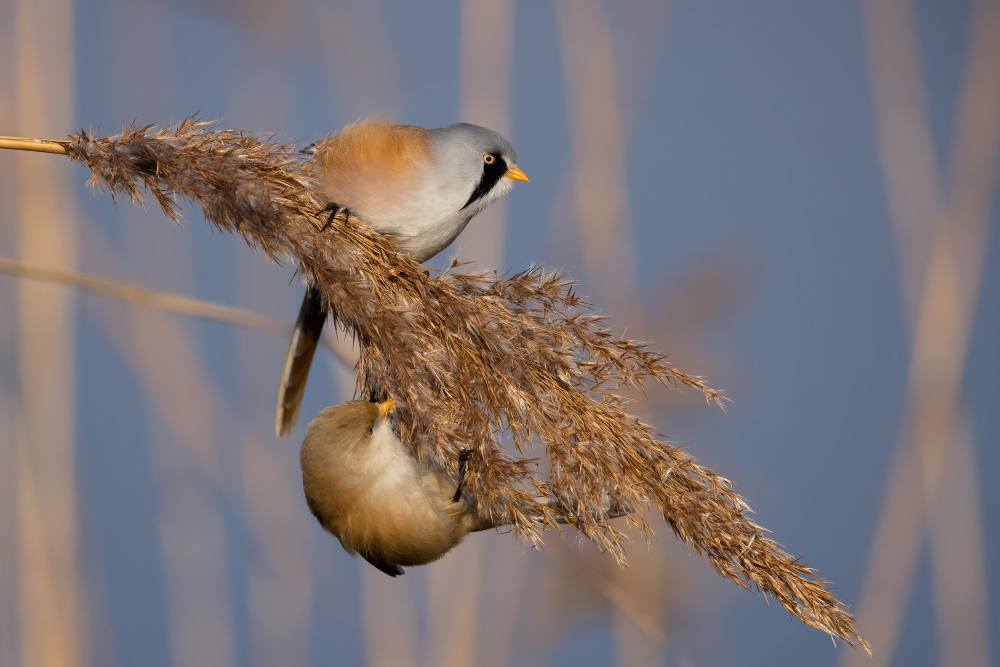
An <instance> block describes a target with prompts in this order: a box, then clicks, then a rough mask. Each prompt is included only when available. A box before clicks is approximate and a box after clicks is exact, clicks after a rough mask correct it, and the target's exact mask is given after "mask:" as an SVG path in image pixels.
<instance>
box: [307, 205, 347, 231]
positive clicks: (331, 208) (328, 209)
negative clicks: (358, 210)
mask: <svg viewBox="0 0 1000 667" xmlns="http://www.w3.org/2000/svg"><path fill="white" fill-rule="evenodd" d="M341 211H343V212H344V222H347V221H348V220H350V219H351V209H349V208H344V207H342V206H340V204H337V203H335V202H328V203H327V205H326V206H324V207H323V208H321V209H320V210H318V211H317V212H316V217H317V218H322V217H323V214H324V213H329V214H330V215H328V216H327V217H326V223H325V224H324V225H323V227H322V228H321V229H320V230H319V231H321V232H325V231H326V230H327V228H328V227H329V226H330V225H332V224H333V220H334V218H336V217H337V214H338V213H340V212H341Z"/></svg>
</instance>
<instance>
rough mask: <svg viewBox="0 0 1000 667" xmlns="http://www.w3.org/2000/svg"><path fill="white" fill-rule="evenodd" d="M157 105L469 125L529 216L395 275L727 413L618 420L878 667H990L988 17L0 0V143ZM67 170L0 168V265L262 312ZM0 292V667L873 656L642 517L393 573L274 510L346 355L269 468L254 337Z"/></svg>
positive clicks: (291, 505)
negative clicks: (522, 303)
mask: <svg viewBox="0 0 1000 667" xmlns="http://www.w3.org/2000/svg"><path fill="white" fill-rule="evenodd" d="M194 112H199V113H200V115H201V117H203V118H219V119H222V120H221V122H220V126H221V127H226V128H241V129H244V130H246V131H248V132H256V133H261V134H267V135H274V136H275V137H276V138H279V139H282V140H286V139H287V140H303V141H304V142H308V141H311V140H313V139H316V138H318V137H321V136H323V135H324V134H326V133H327V132H330V131H332V130H334V129H337V128H339V127H341V126H342V125H344V124H346V123H348V122H351V121H353V120H356V119H357V118H359V117H361V116H363V115H368V114H380V115H384V116H388V117H391V118H394V119H395V120H396V121H397V122H402V123H409V124H415V125H424V126H428V127H436V126H440V125H445V124H449V123H453V122H457V121H468V122H474V123H479V124H483V125H487V126H490V127H493V128H495V129H497V130H499V131H501V132H503V133H504V134H505V135H507V136H508V138H509V139H510V140H511V142H512V143H513V145H514V146H515V148H516V150H517V156H518V164H519V165H520V166H521V167H522V168H523V169H524V170H525V172H526V173H527V174H528V175H529V176H530V178H531V182H530V183H527V184H524V183H519V184H518V185H517V187H515V189H514V191H513V192H512V193H511V194H510V195H509V196H508V198H507V199H506V200H505V201H504V202H503V203H502V204H501V205H495V206H494V207H492V208H491V209H490V210H489V211H487V212H486V213H484V214H483V215H481V216H479V217H478V218H477V219H475V220H474V221H473V223H472V224H471V225H470V227H469V228H468V229H467V231H466V232H465V234H463V236H461V237H460V238H459V240H458V242H457V243H456V244H455V246H454V247H452V248H450V249H449V250H448V251H446V252H445V253H444V254H443V255H442V256H441V257H439V258H435V259H434V260H432V261H431V265H432V266H435V267H439V266H441V265H442V264H443V263H444V262H445V261H447V259H448V258H450V257H452V256H455V255H458V256H460V257H462V258H464V259H467V260H470V261H473V262H475V263H477V264H478V265H479V266H481V267H485V268H496V269H498V270H500V271H501V272H503V271H507V270H520V269H523V268H526V267H528V266H529V265H531V264H533V263H535V264H542V265H545V266H549V267H552V268H559V269H562V270H565V271H566V272H568V273H569V275H570V276H572V277H574V278H576V279H578V280H579V282H580V291H581V293H582V294H585V295H587V296H588V297H589V298H590V300H591V301H592V302H593V303H594V304H595V305H596V306H597V307H598V308H599V309H600V310H601V312H602V313H603V314H605V315H607V316H609V317H610V318H611V320H610V322H611V326H612V328H613V329H614V330H615V331H617V332H624V333H626V334H627V335H629V336H630V337H638V338H642V339H645V340H649V341H652V342H653V347H654V348H655V349H658V350H660V351H662V352H665V353H667V354H669V355H670V359H671V361H672V362H673V363H675V364H676V365H678V366H679V367H681V368H682V369H684V370H686V371H689V372H696V373H701V374H704V375H706V376H707V377H708V379H709V381H710V383H711V384H712V385H713V386H715V387H717V388H723V389H726V390H727V392H728V393H729V395H730V396H731V397H732V398H733V400H734V403H733V404H732V405H731V406H730V407H729V409H728V415H724V414H722V413H721V412H720V411H718V410H716V409H713V408H710V407H706V406H705V405H704V403H703V402H702V401H701V400H700V399H699V398H698V397H696V396H693V395H691V394H690V393H688V394H678V393H676V392H669V391H667V390H665V389H663V388H655V387H654V388H651V389H650V391H649V393H648V395H647V396H645V397H643V396H642V395H637V396H636V398H637V399H638V402H637V403H636V405H635V410H636V412H637V413H639V414H640V415H642V416H643V418H645V419H647V420H650V421H652V423H654V424H656V425H658V427H659V428H660V430H661V432H663V433H664V434H666V435H667V436H669V437H671V438H673V439H674V440H675V441H677V442H679V443H682V444H684V445H685V446H686V447H687V448H688V450H689V451H690V452H691V453H693V454H694V455H695V456H696V457H697V458H698V459H699V461H700V462H701V463H703V464H706V465H708V466H710V467H712V468H713V469H715V470H716V471H717V472H719V473H720V474H722V475H724V476H726V477H728V478H730V479H732V480H733V481H734V483H735V485H736V488H737V489H738V490H739V491H740V492H741V493H742V494H743V495H744V496H745V497H746V498H747V499H748V501H749V502H750V504H751V506H752V507H753V508H754V509H755V510H756V512H757V514H756V520H757V521H759V522H760V523H762V524H763V525H764V526H766V527H767V528H769V529H771V530H772V531H773V533H774V537H775V538H776V539H777V540H778V541H779V542H781V543H782V544H783V545H785V547H786V548H787V549H788V550H789V551H790V552H792V553H794V554H797V555H801V556H802V557H803V558H804V560H806V561H809V562H811V563H812V564H813V565H814V566H815V567H816V568H817V569H818V571H819V572H820V574H822V575H823V576H824V577H826V578H828V579H830V580H831V581H833V582H835V583H836V586H837V592H838V595H839V596H840V597H841V598H842V599H843V600H844V601H845V602H847V603H848V604H850V605H851V608H852V610H853V611H855V613H856V615H857V616H858V619H859V624H860V627H859V629H860V631H861V633H862V635H864V636H865V637H866V638H867V639H868V640H869V641H870V642H871V643H872V646H873V649H874V651H875V655H876V660H877V664H879V665H883V666H889V665H969V666H973V667H978V666H985V665H990V664H1000V658H998V657H996V656H997V650H998V647H997V646H996V645H995V642H992V643H991V638H992V637H993V636H1000V620H998V618H997V615H996V612H997V610H996V605H995V604H994V602H995V600H997V599H998V597H1000V574H998V571H997V570H996V568H991V567H989V565H988V564H989V563H990V562H994V561H995V560H996V558H997V555H998V551H1000V488H998V487H995V486H993V476H992V475H993V473H994V472H995V471H997V470H1000V454H998V451H997V448H996V444H997V443H998V442H1000V414H998V412H997V402H998V399H1000V391H998V390H1000V381H998V379H997V378H998V376H1000V353H998V344H997V341H998V340H1000V241H998V239H997V234H996V233H995V227H996V225H997V222H998V221H1000V213H998V209H997V202H996V194H997V192H998V189H1000V188H998V185H1000V183H998V174H997V159H998V147H1000V2H998V1H997V0H971V1H962V0H870V1H866V0H858V1H857V2H806V3H802V2H791V1H788V0H786V1H784V2H779V1H777V0H759V1H757V2H753V3H748V2H738V1H735V0H733V1H730V2H696V1H694V0H684V1H681V0H670V1H656V0H635V1H628V2H625V1H611V0H555V1H551V2H550V1H537V2H536V1H533V0H532V1H527V0H521V1H514V0H450V1H448V2H426V3H409V2H404V1H402V0H392V1H390V0H372V1H368V2H350V3H349V2H340V1H336V0H333V1H326V2H324V1H322V0H282V1H278V0H250V1H246V0H244V1H242V2H239V1H237V0H201V1H199V0H186V1H169V0H162V1H157V0H0V135H19V136H31V137H45V138H56V137H60V136H62V135H65V134H68V133H70V132H73V131H75V130H77V129H79V128H80V127H85V128H93V129H97V128H100V130H101V132H104V133H113V132H115V131H116V130H117V129H118V128H120V127H121V125H122V123H128V122H131V121H132V120H133V119H135V120H136V121H137V122H138V123H140V124H147V123H160V124H162V123H168V122H175V121H178V120H181V119H183V118H184V117H186V116H188V115H190V114H192V113H194ZM87 176H88V174H87V173H86V171H85V169H84V168H83V167H81V166H79V165H73V164H70V163H69V162H68V161H67V160H66V158H64V157H60V156H56V155H45V154H15V153H13V152H10V151H3V152H0V259H2V258H6V259H14V260H18V261H19V262H21V263H22V264H21V266H23V265H24V264H28V265H30V266H34V267H47V268H55V269H61V270H65V271H79V272H84V273H87V274H92V275H96V276H99V277H101V278H104V279H107V280H112V281H116V282H119V283H122V284H128V285H141V286H146V287H150V288H154V289H157V290H162V291H165V292H170V293H176V294H182V295H187V296H193V297H197V298H200V299H203V300H207V301H212V302H217V303H221V304H229V305H234V306H238V307H241V308H244V309H248V310H251V311H255V312H257V313H261V314H263V315H266V316H269V317H272V318H275V319H276V320H279V321H284V322H287V323H289V324H290V323H291V322H292V321H293V320H294V317H295V313H296V310H297V307H298V303H299V300H300V298H301V292H302V287H301V286H300V285H299V284H297V283H296V282H290V280H291V277H292V272H291V268H290V267H287V266H275V265H273V264H270V263H268V262H267V261H266V260H265V259H264V258H263V257H262V256H260V255H259V254H254V253H252V252H251V251H250V250H249V249H248V248H247V247H246V245H245V244H244V243H243V242H242V241H240V240H238V239H234V238H232V237H229V236H221V235H218V234H214V233H213V232H212V231H211V230H210V229H209V228H208V227H207V225H205V224H203V221H202V219H201V216H200V214H199V212H198V211H197V210H194V209H191V208H188V209H186V211H185V212H186V218H187V222H186V223H185V224H183V225H179V226H178V225H174V224H172V223H171V222H169V221H168V220H167V219H166V218H165V217H164V216H163V215H162V214H161V213H160V212H159V211H158V210H156V209H155V207H154V208H150V210H149V211H146V212H144V211H142V210H141V209H137V208H135V207H133V206H132V205H131V204H130V203H128V202H124V201H119V205H118V207H117V208H115V206H114V204H113V203H112V201H111V199H110V198H109V197H107V196H106V195H100V194H98V195H94V194H92V193H91V192H90V191H89V189H88V188H87V186H86V184H85V182H86V179H87ZM3 266H6V267H7V268H6V269H3V270H4V271H5V272H6V273H5V274H2V275H0V313H3V315H2V316H0V665H2V666H4V667H6V665H11V666H12V667H13V666H21V665H25V666H27V665H53V666H60V667H61V666H72V667H76V666H80V667H87V666H91V665H94V666H96V665H101V666H105V665H110V666H114V665H123V666H124V665H135V664H142V665H150V666H153V667H157V666H166V665H178V666H183V667H188V666H190V667H194V666H202V665H219V666H222V667H228V666H235V665H252V666H255V667H256V666H261V667H263V666H265V665H274V664H288V665H341V664H343V665H355V664H366V665H371V666H373V667H382V666H389V665H392V666H396V665H402V666H407V667H425V666H426V667H430V666H433V667H439V666H445V665H446V666H449V667H450V666H460V665H469V664H482V665H488V666H490V667H502V666H504V665H538V666H543V665H574V666H575V665H606V664H618V665H681V666H687V665H775V664H810V665H845V666H846V665H865V664H871V663H870V661H869V659H868V658H867V656H865V655H864V654H863V653H859V652H855V651H851V650H850V649H848V648H845V647H843V646H836V647H835V646H834V645H832V644H831V642H830V641H829V639H828V638H827V637H826V636H825V635H823V634H821V633H820V632H818V631H816V630H813V629H810V628H808V627H806V626H804V625H802V624H801V623H799V622H798V621H794V620H790V619H789V618H788V616H787V614H785V613H784V612H783V611H782V610H781V608H780V606H778V605H774V604H772V605H767V604H765V602H764V601H763V600H762V599H759V598H757V597H755V596H752V595H749V594H747V593H745V592H743V591H741V590H740V589H739V588H738V587H736V586H734V585H732V584H731V583H727V582H725V581H723V580H721V579H720V578H719V577H717V576H716V575H715V574H714V573H713V572H711V570H710V569H709V567H708V566H707V565H706V564H705V563H704V562H703V561H702V560H701V559H699V558H698V557H696V556H691V555H689V554H688V553H687V552H686V550H685V549H684V548H683V547H682V546H681V545H679V544H677V543H676V541H675V540H674V539H673V538H672V537H671V536H670V535H669V530H668V529H667V527H666V525H665V524H664V523H663V522H662V520H661V521H659V522H656V523H654V526H655V527H656V529H657V536H658V539H657V540H656V541H655V542H654V543H653V544H652V545H651V547H650V548H648V549H647V548H646V547H645V545H644V544H643V543H642V542H641V540H640V539H638V536H636V537H637V539H636V540H635V541H634V542H633V544H632V546H631V551H630V560H631V562H632V566H631V567H630V568H629V569H627V570H624V571H622V570H619V569H618V568H617V567H616V566H615V565H614V563H613V561H612V559H611V558H610V557H608V556H606V555H602V554H599V553H597V552H596V550H595V549H593V548H591V547H589V546H587V545H583V544H581V543H580V541H579V540H578V539H576V538H575V537H574V536H572V535H569V536H567V537H566V538H565V539H564V538H560V537H558V536H557V535H555V534H552V535H550V536H548V538H547V540H546V544H545V548H544V549H543V550H541V551H535V550H530V549H525V548H523V547H522V546H520V545H518V544H517V542H516V540H515V539H514V538H513V536H511V535H496V534H485V535H482V534H480V535H475V536H473V537H471V538H469V539H468V540H466V542H465V543H464V544H463V545H462V546H460V547H459V548H458V549H457V550H456V551H454V552H453V553H451V554H449V555H448V556H447V557H446V558H445V559H444V560H442V561H440V562H438V563H435V564H433V565H431V566H428V567H425V568H412V569H410V570H409V572H408V573H407V575H406V576H405V577H403V578H401V579H398V580H391V579H389V578H388V577H385V576H384V575H382V574H381V573H379V572H377V571H376V570H374V569H373V568H371V567H370V566H369V565H368V564H367V563H364V562H363V561H358V560H353V559H351V558H350V557H349V556H347V555H346V554H345V553H343V551H342V550H341V549H340V546H339V545H338V544H337V542H336V540H335V539H334V538H332V537H331V536H329V535H327V534H325V533H323V532H322V530H321V529H320V528H319V526H318V525H317V524H316V523H315V521H314V520H313V519H312V517H311V516H310V515H309V513H308V510H307V508H306V506H305V502H304V499H303V497H302V492H301V487H300V477H299V471H298V447H299V444H300V443H301V436H302V431H303V427H304V424H305V423H306V422H307V421H308V419H309V418H310V416H312V415H315V414H316V413H317V412H318V411H319V410H320V409H322V408H323V407H325V406H327V405H331V404H333V403H337V402H340V401H342V400H346V399H348V398H351V392H352V389H353V380H354V378H353V374H352V372H351V370H350V364H349V362H348V363H345V362H344V360H343V359H342V358H341V357H340V356H338V355H336V354H334V353H332V352H330V351H324V352H323V353H321V355H320V356H319V357H318V358H317V364H316V368H315V370H314V372H313V375H312V377H311V380H310V386H309V389H308V391H307V393H306V397H305V403H304V405H303V409H302V419H301V423H300V426H299V429H298V431H297V432H296V434H295V436H293V437H291V438H286V439H282V440H281V441H278V440H276V439H275V438H274V436H273V410H274V404H275V397H276V392H277V380H278V375H279V372H280V365H281V362H282V359H283V356H284V352H285V347H286V345H287V339H286V338H285V337H284V336H283V335H282V334H280V333H276V332H274V331H264V330H257V329H253V328H249V327H244V326H237V325H232V324H225V323H220V322H216V321H212V320H205V319H193V318H191V317H188V316H185V315H181V314H177V313H172V312H168V311H165V310H162V309H156V308H153V307H151V306H149V305H147V304H142V303H128V302H124V301H121V300H115V299H112V298H108V297H105V296H96V295H94V294H91V293H88V292H84V291H78V290H75V289H73V288H71V287H65V286H56V285H52V284H49V283H44V282H40V281H38V280H34V279H28V278H25V277H24V276H23V275H22V276H19V275H18V269H16V267H15V268H11V267H12V266H13V265H10V264H4V265H3ZM21 273H23V271H21ZM991 612H992V614H991Z"/></svg>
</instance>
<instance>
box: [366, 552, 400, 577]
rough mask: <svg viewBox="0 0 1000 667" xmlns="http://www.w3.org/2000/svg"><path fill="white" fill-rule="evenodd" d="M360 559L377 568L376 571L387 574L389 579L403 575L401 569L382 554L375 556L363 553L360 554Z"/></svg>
mask: <svg viewBox="0 0 1000 667" xmlns="http://www.w3.org/2000/svg"><path fill="white" fill-rule="evenodd" d="M361 557H362V558H364V559H365V560H366V561H368V562H369V563H371V564H372V565H374V566H375V567H377V568H378V569H380V570H382V571H383V572H385V573H386V574H388V575H389V576H390V577H398V576H399V575H401V574H403V568H401V567H400V566H399V563H394V562H393V561H391V560H389V559H388V558H386V557H385V555H384V554H383V555H379V556H376V555H374V554H365V553H363V554H361Z"/></svg>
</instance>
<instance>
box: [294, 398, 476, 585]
mask: <svg viewBox="0 0 1000 667" xmlns="http://www.w3.org/2000/svg"><path fill="white" fill-rule="evenodd" d="M394 403H395V401H393V400H388V401H385V402H384V403H369V402H365V401H348V402H346V403H341V404H340V405H335V406H333V407H330V408H326V409H325V410H323V411H322V412H320V414H319V416H318V417H317V418H316V419H314V420H313V421H312V422H310V424H309V426H308V427H307V428H306V437H305V440H304V441H303V443H302V451H301V453H300V455H299V461H300V463H301V465H302V485H303V487H304V488H305V493H306V502H307V503H308V505H309V509H310V510H311V511H312V513H313V515H315V517H316V518H317V519H318V520H319V522H320V524H321V525H322V526H323V528H325V529H326V530H327V531H329V532H331V533H333V534H334V535H335V536H336V537H337V539H339V540H340V544H341V546H343V547H344V550H345V551H347V552H348V553H349V554H351V555H357V554H360V555H361V557H362V558H364V559H365V560H367V561H368V562H369V563H371V564H372V565H374V566H375V567H377V568H378V569H380V570H381V571H383V572H385V573H386V574H388V575H389V576H390V577H396V576H398V575H401V574H403V569H402V567H401V566H402V565H424V564H426V563H430V562H431V561H434V560H437V559H438V558H441V557H442V556H444V555H445V554H446V553H447V552H448V551H450V550H451V548H452V547H454V546H455V545H456V544H458V543H459V542H461V541H462V538H464V537H465V536H466V535H467V534H468V533H470V532H473V531H477V530H486V529H489V528H493V527H494V524H493V523H492V522H491V521H490V520H489V518H488V517H485V516H481V515H480V514H479V513H478V512H477V511H476V510H475V507H474V505H473V504H471V503H470V502H468V501H467V499H466V498H465V497H464V496H463V494H462V482H463V481H464V480H463V478H464V470H465V466H464V459H460V461H461V462H462V463H461V464H460V465H459V480H458V482H457V483H456V482H455V481H454V480H453V479H452V478H451V476H449V475H448V473H447V472H446V471H445V469H444V468H443V467H441V466H440V465H438V464H437V463H436V462H434V461H432V460H430V458H429V457H425V458H424V460H422V461H418V460H417V458H416V457H415V456H414V455H413V452H411V451H410V450H409V449H408V448H406V447H405V446H404V445H403V443H402V442H401V441H400V439H399V437H398V436H397V435H396V433H395V432H394V431H393V430H392V426H391V425H390V423H389V420H388V418H387V415H388V413H389V410H391V409H392V406H393V404H394Z"/></svg>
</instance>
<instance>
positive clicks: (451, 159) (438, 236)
mask: <svg viewBox="0 0 1000 667" xmlns="http://www.w3.org/2000/svg"><path fill="white" fill-rule="evenodd" d="M310 150H311V151H312V152H313V153H314V155H313V157H312V160H311V161H310V165H311V166H310V167H309V170H310V175H311V176H312V177H313V178H314V179H315V181H316V183H317V184H318V189H319V191H320V193H321V194H322V195H323V196H324V197H325V198H326V199H327V201H328V202H329V203H328V204H327V206H326V207H325V208H324V209H323V211H322V213H324V214H326V213H328V214H329V215H328V218H327V226H329V225H330V223H332V221H333V219H334V216H336V215H337V214H338V213H343V215H345V216H351V215H355V216H357V217H358V218H360V219H361V221H362V222H364V223H365V224H366V225H367V226H369V227H371V228H372V229H374V230H375V231H377V232H379V233H381V234H385V235H386V236H388V237H390V238H391V240H392V241H393V242H394V243H395V244H396V245H397V246H399V248H400V249H401V250H402V251H403V252H404V253H406V254H408V255H409V256H411V257H413V258H414V259H416V260H417V261H421V262H422V261H425V260H427V259H430V258H431V257H433V256H434V255H436V254H437V253H439V252H441V251H442V250H444V248H445V247H447V246H448V245H449V244H450V243H451V242H452V241H454V240H455V237H457V236H458V235H459V234H460V233H461V232H462V230H463V229H465V226H466V225H467V224H469V220H471V219H472V218H473V217H474V216H475V215H476V214H477V213H479V212H480V211H482V210H483V209H484V208H486V207H487V206H488V205H489V204H491V203H492V202H494V201H496V200H497V199H499V198H500V197H503V196H504V195H505V194H507V193H508V192H510V190H511V188H512V187H513V186H514V181H516V180H517V181H527V180H528V177H527V176H525V175H524V172H523V171H521V170H520V169H519V168H518V167H517V164H516V156H515V154H514V149H513V148H512V147H511V145H510V143H509V142H508V141H507V140H506V139H504V138H503V137H502V136H500V135H499V134H498V133H496V132H494V131H493V130H488V129H486V128H485V127H479V126H477V125H469V124H468V123H459V124H457V125H448V126H447V127H439V128H437V129H433V130H427V129H424V128H422V127H413V126H409V125H393V124H391V123H388V122H385V121H379V120H367V119H366V120H361V121H358V122H357V123H354V124H352V125H348V126H347V127H345V128H344V129H342V130H340V131H339V132H337V133H335V134H333V135H331V136H329V137H327V138H326V139H323V140H322V141H320V142H317V143H316V144H314V145H313V146H311V147H310ZM326 317H327V304H326V302H325V299H324V298H323V295H322V293H321V292H320V290H319V289H317V288H316V287H315V286H314V285H309V286H307V288H306V293H305V297H304V298H303V300H302V307H301V309H300V310H299V317H298V321H297V322H296V323H295V330H294V332H293V333H292V339H291V341H290V342H289V345H288V352H287V354H286V356H285V366H284V370H283V372H282V377H281V387H280V388H279V391H278V410H277V416H276V420H275V422H276V423H275V430H276V431H277V434H278V435H279V436H282V435H288V434H290V433H291V432H292V431H293V430H295V422H296V420H297V418H298V413H299V406H300V405H301V402H302V394H303V392H304V391H305V385H306V379H307V378H308V376H309V366H310V365H311V364H312V358H313V355H314V354H315V352H316V344H317V343H318V342H319V338H320V334H321V333H322V331H323V324H324V323H325V322H326Z"/></svg>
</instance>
